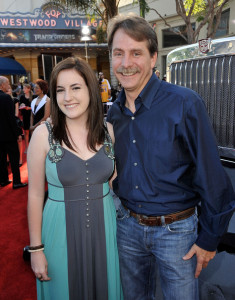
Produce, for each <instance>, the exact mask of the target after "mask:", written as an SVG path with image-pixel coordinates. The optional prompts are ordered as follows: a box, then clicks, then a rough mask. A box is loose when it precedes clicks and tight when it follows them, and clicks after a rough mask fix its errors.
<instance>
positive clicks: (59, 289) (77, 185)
mask: <svg viewBox="0 0 235 300" xmlns="http://www.w3.org/2000/svg"><path fill="white" fill-rule="evenodd" d="M46 125H47V128H48V130H49V144H50V150H49V152H48V155H47V158H46V177H47V181H48V200H47V202H46V204H45V207H44V211H43V222H42V242H43V244H45V250H44V253H45V255H46V258H47V261H48V276H49V277H51V280H50V281H44V282H41V281H40V280H38V279H37V295H38V300H120V299H123V296H122V288H121V283H120V274H119V259H118V251H117V243H116V215H115V214H116V212H115V207H114V203H113V199H112V197H111V195H110V193H109V185H108V179H109V177H110V176H111V174H112V172H113V168H114V160H113V159H114V157H113V152H112V145H111V141H110V137H109V136H108V134H107V133H106V139H105V143H104V145H103V147H102V148H101V149H100V150H99V151H98V152H96V153H95V154H94V156H93V157H91V158H90V159H88V160H82V159H81V158H79V157H78V156H77V155H75V154H73V153H72V152H70V151H68V150H66V149H64V148H62V147H61V146H60V145H59V143H58V142H54V141H53V137H52V133H51V128H50V125H49V124H48V123H46Z"/></svg>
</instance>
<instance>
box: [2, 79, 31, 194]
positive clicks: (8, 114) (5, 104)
mask: <svg viewBox="0 0 235 300" xmlns="http://www.w3.org/2000/svg"><path fill="white" fill-rule="evenodd" d="M9 88H10V84H9V80H8V78H7V77H4V76H0V128H1V130H0V185H1V186H2V187H3V186H6V185H8V184H10V183H11V181H9V178H8V169H7V154H8V156H9V160H10V164H11V170H12V174H13V189H18V188H21V187H25V186H27V183H21V179H20V170H19V148H18V143H17V138H18V129H17V125H16V119H15V115H14V104H13V101H12V99H11V96H9V95H7V94H6V92H7V91H8V90H9Z"/></svg>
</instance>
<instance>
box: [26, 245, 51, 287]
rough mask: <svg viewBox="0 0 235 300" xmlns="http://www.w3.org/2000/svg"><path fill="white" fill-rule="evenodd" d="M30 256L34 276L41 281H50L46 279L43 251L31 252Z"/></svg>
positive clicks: (46, 272) (45, 261)
mask: <svg viewBox="0 0 235 300" xmlns="http://www.w3.org/2000/svg"><path fill="white" fill-rule="evenodd" d="M30 255H31V267H32V270H33V272H34V274H35V276H36V278H38V279H39V280H41V281H48V280H51V278H50V277H48V271H47V266H48V264H47V260H46V256H45V254H44V253H43V251H38V252H33V253H30Z"/></svg>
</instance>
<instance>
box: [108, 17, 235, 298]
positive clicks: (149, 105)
mask: <svg viewBox="0 0 235 300" xmlns="http://www.w3.org/2000/svg"><path fill="white" fill-rule="evenodd" d="M108 45H109V48H110V51H111V53H112V67H113V71H114V74H115V75H116V77H117V79H118V81H119V82H120V83H121V85H122V86H123V88H124V89H123V90H122V92H121V93H120V95H119V97H118V99H117V101H116V102H114V104H113V105H112V107H111V108H110V110H109V112H108V116H107V121H108V127H109V129H110V130H111V131H112V130H113V133H114V137H113V138H114V139H115V146H114V147H115V157H116V166H117V177H116V179H115V180H114V181H113V188H114V191H115V193H116V194H117V195H118V196H119V198H120V200H121V205H120V207H119V211H118V214H117V224H118V225H117V239H118V248H119V257H120V266H121V278H122V284H123V290H124V298H125V300H138V299H139V300H140V299H141V300H150V299H156V298H155V289H156V263H157V265H158V269H159V272H160V279H161V287H162V291H163V295H164V299H165V300H198V297H199V296H198V282H197V278H198V276H199V274H200V272H201V270H202V268H205V267H206V266H207V264H208V262H209V261H210V260H211V259H212V258H213V257H214V256H215V250H216V247H217V245H218V242H219V238H220V236H221V235H222V234H223V233H224V231H225V230H226V228H227V225H228V223H229V220H230V218H231V216H232V213H233V211H234V207H235V197H234V192H233V189H232V186H231V183H230V181H229V179H228V178H227V176H226V174H225V172H224V170H223V167H222V166H221V163H220V160H219V156H218V152H217V147H216V143H215V138H214V135H213V131H212V128H211V125H210V121H209V119H208V115H207V112H206V109H205V106H204V103H203V101H202V99H201V98H200V97H199V95H198V94H197V93H195V92H194V91H192V90H189V89H186V88H184V87H179V86H176V85H172V84H169V83H167V82H166V81H160V80H159V79H158V78H157V76H156V75H155V74H154V73H153V68H154V66H155V64H156V60H157V46H158V44H157V37H156V33H155V31H154V30H153V29H152V28H151V26H150V25H149V24H148V23H147V22H146V21H145V20H144V19H142V18H140V17H138V16H134V15H128V16H116V17H114V18H113V19H112V20H111V21H110V23H109V27H108ZM111 124H112V125H111ZM199 203H201V215H200V225H201V229H200V232H199V233H198V234H197V216H196V207H197V205H198V204H199Z"/></svg>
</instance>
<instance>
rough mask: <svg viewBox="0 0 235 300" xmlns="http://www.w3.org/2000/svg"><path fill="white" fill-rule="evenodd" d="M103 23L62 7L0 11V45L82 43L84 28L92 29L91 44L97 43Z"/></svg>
mask: <svg viewBox="0 0 235 300" xmlns="http://www.w3.org/2000/svg"><path fill="white" fill-rule="evenodd" d="M101 24H102V20H100V19H97V18H94V17H91V18H89V17H87V16H86V15H84V14H83V15H82V14H72V13H70V12H68V11H65V10H64V9H63V8H50V7H47V8H36V9H35V10H34V11H33V13H20V12H17V13H11V12H0V44H2V43H11V44H12V43H13V44H15V43H24V44H26V45H25V46H27V43H29V44H32V43H33V44H35V43H40V44H42V43H79V42H80V39H81V30H80V29H81V27H82V26H84V25H86V26H89V27H90V29H91V39H92V40H91V42H92V41H93V42H96V34H95V33H96V28H97V27H98V26H100V25H101Z"/></svg>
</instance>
